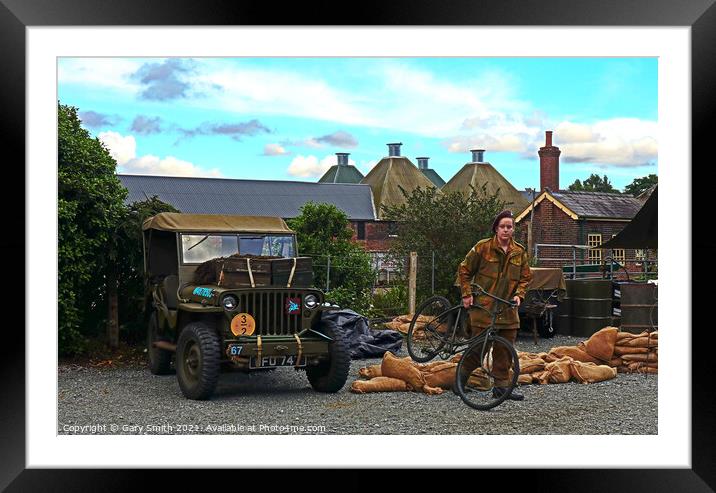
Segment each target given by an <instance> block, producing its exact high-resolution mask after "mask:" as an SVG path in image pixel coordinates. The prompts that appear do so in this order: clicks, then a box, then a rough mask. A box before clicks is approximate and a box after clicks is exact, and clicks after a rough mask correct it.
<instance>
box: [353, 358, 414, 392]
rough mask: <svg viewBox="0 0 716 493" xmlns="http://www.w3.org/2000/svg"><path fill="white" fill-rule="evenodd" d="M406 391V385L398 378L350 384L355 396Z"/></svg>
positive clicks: (376, 378) (379, 378)
mask: <svg viewBox="0 0 716 493" xmlns="http://www.w3.org/2000/svg"><path fill="white" fill-rule="evenodd" d="M386 354H390V353H386ZM406 390H408V384H407V383H406V382H405V381H404V380H400V379H399V378H389V377H375V378H372V379H370V380H356V381H355V382H353V383H352V384H351V392H355V393H356V394H367V393H369V392H405V391H406Z"/></svg>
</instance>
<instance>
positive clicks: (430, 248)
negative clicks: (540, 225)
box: [383, 185, 505, 303]
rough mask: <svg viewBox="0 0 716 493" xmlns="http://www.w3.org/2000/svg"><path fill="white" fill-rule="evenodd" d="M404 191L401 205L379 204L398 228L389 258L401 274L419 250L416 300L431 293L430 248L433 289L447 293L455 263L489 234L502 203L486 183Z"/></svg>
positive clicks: (452, 284)
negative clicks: (467, 188) (455, 188)
mask: <svg viewBox="0 0 716 493" xmlns="http://www.w3.org/2000/svg"><path fill="white" fill-rule="evenodd" d="M403 193H404V195H405V197H406V200H407V202H406V203H405V204H402V205H396V206H388V207H386V206H384V207H383V217H384V218H385V219H386V220H389V221H395V222H396V230H397V237H396V238H395V239H394V240H393V242H392V243H391V246H390V252H389V258H391V260H393V262H394V263H395V264H396V265H397V266H399V267H402V269H403V271H402V272H403V273H404V272H405V268H406V267H407V258H408V256H409V255H410V252H417V254H418V270H417V280H416V281H417V295H416V298H417V302H418V303H419V302H420V301H421V300H423V299H425V298H427V297H428V296H430V295H431V294H432V283H433V278H432V272H433V269H432V263H433V253H434V254H435V294H440V295H443V296H450V295H451V294H453V293H454V288H453V286H454V283H455V279H456V275H457V267H458V265H459V264H460V262H462V260H463V259H464V258H465V255H466V254H467V252H468V251H469V250H470V248H472V247H473V245H475V243H477V242H478V241H479V240H481V239H483V238H487V237H489V236H492V234H493V233H492V230H491V227H492V221H493V220H494V218H495V216H496V215H497V214H498V213H499V212H500V211H501V210H503V209H504V207H505V202H503V201H501V200H500V199H499V198H498V196H497V194H489V193H488V192H487V189H486V186H485V185H483V186H482V187H480V188H479V189H475V188H472V189H471V191H470V193H467V194H466V193H461V192H439V191H438V190H437V189H436V188H432V187H430V188H426V189H423V188H417V189H415V190H414V191H413V192H412V193H411V194H410V195H408V194H406V193H405V192H403Z"/></svg>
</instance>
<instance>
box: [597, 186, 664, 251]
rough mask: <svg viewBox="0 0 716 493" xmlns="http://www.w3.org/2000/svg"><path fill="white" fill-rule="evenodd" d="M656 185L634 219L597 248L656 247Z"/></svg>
mask: <svg viewBox="0 0 716 493" xmlns="http://www.w3.org/2000/svg"><path fill="white" fill-rule="evenodd" d="M657 193H658V187H657V188H655V189H654V191H653V192H652V193H651V195H650V196H649V198H648V199H647V201H646V202H645V203H644V205H643V206H642V208H641V209H639V212H637V213H636V216H634V219H632V220H631V222H630V223H629V224H627V225H626V227H625V228H624V229H622V230H621V231H620V232H619V234H617V235H616V236H615V237H614V238H612V239H611V240H609V241H607V242H606V243H603V244H601V245H599V246H598V247H597V248H639V249H654V250H656V249H657V248H658V243H659V208H658V199H657Z"/></svg>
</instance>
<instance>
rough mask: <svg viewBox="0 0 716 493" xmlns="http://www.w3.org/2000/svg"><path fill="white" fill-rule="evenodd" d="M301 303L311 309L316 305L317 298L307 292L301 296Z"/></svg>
mask: <svg viewBox="0 0 716 493" xmlns="http://www.w3.org/2000/svg"><path fill="white" fill-rule="evenodd" d="M303 304H304V306H305V307H306V308H308V309H309V310H313V309H314V308H316V307H317V306H318V298H316V296H315V295H313V294H308V295H306V296H304V298H303Z"/></svg>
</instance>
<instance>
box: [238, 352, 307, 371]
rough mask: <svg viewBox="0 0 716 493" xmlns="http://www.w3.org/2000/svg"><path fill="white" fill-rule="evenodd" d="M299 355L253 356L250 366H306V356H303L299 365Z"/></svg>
mask: <svg viewBox="0 0 716 493" xmlns="http://www.w3.org/2000/svg"><path fill="white" fill-rule="evenodd" d="M297 358H298V356H295V355H289V356H262V357H261V359H259V358H257V357H256V356H252V357H251V359H250V360H249V368H275V367H277V366H306V358H301V360H300V361H299V363H298V365H296V360H297Z"/></svg>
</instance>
